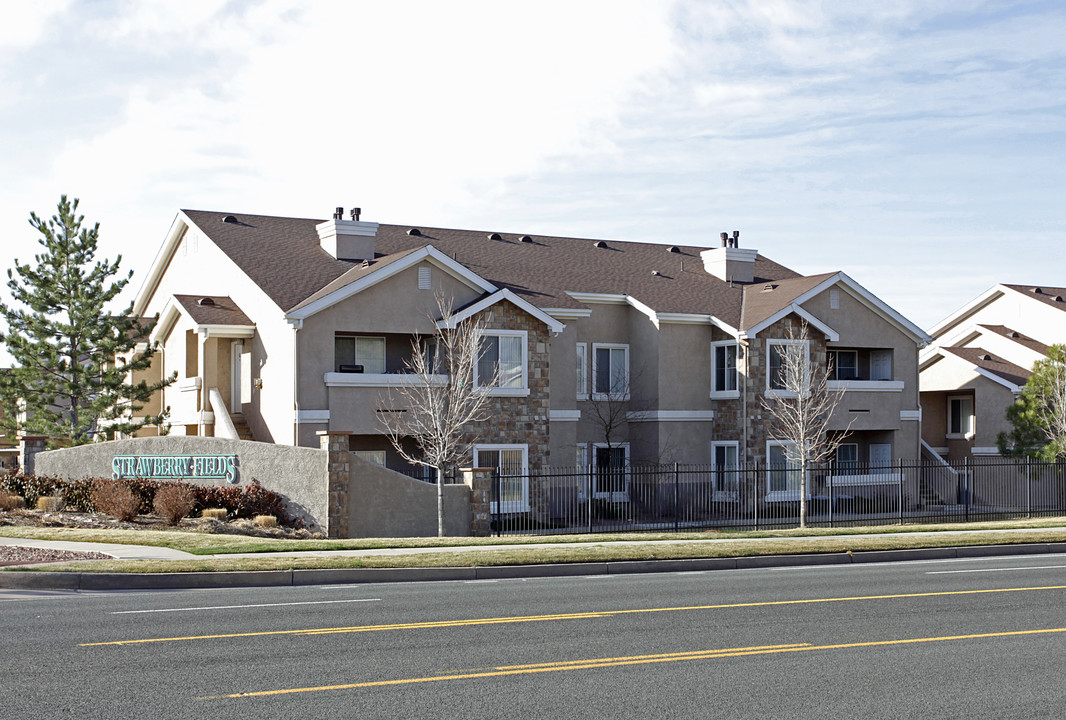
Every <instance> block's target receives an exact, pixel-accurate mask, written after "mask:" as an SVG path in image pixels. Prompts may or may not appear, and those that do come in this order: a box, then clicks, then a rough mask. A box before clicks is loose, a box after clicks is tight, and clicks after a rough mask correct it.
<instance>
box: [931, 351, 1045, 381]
mask: <svg viewBox="0 0 1066 720" xmlns="http://www.w3.org/2000/svg"><path fill="white" fill-rule="evenodd" d="M941 350H942V351H943V352H946V353H951V354H952V355H955V356H956V357H959V358H962V359H963V360H965V361H966V362H969V363H972V364H973V365H974V366H975V367H976V368H978V369H979V370H983V371H984V372H983V373H982V374H983V375H989V374H990V375H995V376H996V377H997V378H1000V379H1002V380H1006V381H1007V382H1008V383H1010V384H1011V385H1014V386H1016V387H1021V386H1022V385H1025V382H1026V381H1027V380H1028V379H1029V376H1030V375H1032V373H1031V372H1030V371H1028V370H1026V369H1025V368H1023V367H1022V366H1021V365H1015V364H1014V363H1012V362H1008V361H1007V360H1004V359H1003V358H1001V357H999V356H998V355H993V354H992V353H990V352H988V351H987V350H985V349H984V348H972V347H946V348H941ZM993 379H995V378H993Z"/></svg>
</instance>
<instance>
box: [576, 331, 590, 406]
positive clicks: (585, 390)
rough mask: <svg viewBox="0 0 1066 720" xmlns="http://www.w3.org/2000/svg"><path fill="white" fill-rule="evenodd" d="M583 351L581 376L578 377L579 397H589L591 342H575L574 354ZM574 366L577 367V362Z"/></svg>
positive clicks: (581, 398) (586, 398)
mask: <svg viewBox="0 0 1066 720" xmlns="http://www.w3.org/2000/svg"><path fill="white" fill-rule="evenodd" d="M579 351H580V353H581V377H580V378H577V380H578V382H577V399H578V400H588V399H589V344H588V343H583V342H579V343H576V344H575V350H574V354H575V355H576V354H577V353H578V352H579ZM574 367H575V368H576V367H577V363H576V362H575V364H574Z"/></svg>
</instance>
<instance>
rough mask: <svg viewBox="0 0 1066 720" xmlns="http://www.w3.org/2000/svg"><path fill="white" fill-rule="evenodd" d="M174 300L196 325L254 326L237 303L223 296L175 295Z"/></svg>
mask: <svg viewBox="0 0 1066 720" xmlns="http://www.w3.org/2000/svg"><path fill="white" fill-rule="evenodd" d="M174 299H175V300H177V301H178V302H179V303H180V304H181V306H182V307H183V308H185V311H186V312H187V313H189V317H191V318H192V320H193V322H194V323H196V324H197V325H255V323H253V322H252V321H251V319H250V318H249V317H248V316H247V315H245V314H244V311H243V310H241V309H240V308H239V307H237V303H235V302H233V300H232V299H231V298H229V297H226V296H225V295H175V296H174ZM205 301H206V302H205Z"/></svg>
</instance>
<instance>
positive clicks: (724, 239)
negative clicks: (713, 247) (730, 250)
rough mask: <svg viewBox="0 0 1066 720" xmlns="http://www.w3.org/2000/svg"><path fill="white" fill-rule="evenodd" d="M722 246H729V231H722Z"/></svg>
mask: <svg viewBox="0 0 1066 720" xmlns="http://www.w3.org/2000/svg"><path fill="white" fill-rule="evenodd" d="M722 247H729V233H722Z"/></svg>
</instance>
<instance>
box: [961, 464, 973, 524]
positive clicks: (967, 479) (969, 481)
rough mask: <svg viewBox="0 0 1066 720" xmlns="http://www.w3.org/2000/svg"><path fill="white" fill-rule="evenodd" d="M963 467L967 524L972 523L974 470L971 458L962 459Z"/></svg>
mask: <svg viewBox="0 0 1066 720" xmlns="http://www.w3.org/2000/svg"><path fill="white" fill-rule="evenodd" d="M962 467H963V473H962V502H963V507H964V508H965V509H966V522H970V498H971V497H972V495H973V476H972V475H971V472H972V471H973V470H972V466H971V464H970V458H969V456H967V457H965V458H963V459H962Z"/></svg>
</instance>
